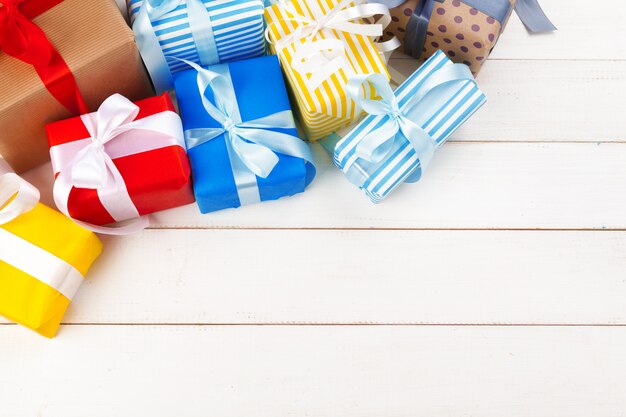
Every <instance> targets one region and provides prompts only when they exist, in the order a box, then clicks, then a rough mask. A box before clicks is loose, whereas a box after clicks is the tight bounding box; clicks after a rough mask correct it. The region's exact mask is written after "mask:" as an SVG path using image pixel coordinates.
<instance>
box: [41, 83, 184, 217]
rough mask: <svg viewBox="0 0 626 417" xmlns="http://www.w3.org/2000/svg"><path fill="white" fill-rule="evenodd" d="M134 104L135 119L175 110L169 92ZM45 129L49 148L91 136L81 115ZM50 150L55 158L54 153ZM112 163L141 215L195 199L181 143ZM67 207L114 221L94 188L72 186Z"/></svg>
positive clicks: (74, 213)
mask: <svg viewBox="0 0 626 417" xmlns="http://www.w3.org/2000/svg"><path fill="white" fill-rule="evenodd" d="M134 104H135V105H136V106H138V107H139V114H138V115H137V117H136V118H135V119H134V120H139V119H143V118H146V117H148V116H152V115H155V114H158V113H161V112H165V111H171V112H175V109H174V105H173V104H172V101H171V99H170V97H169V95H168V94H167V93H165V94H163V95H161V96H158V97H151V98H147V99H145V100H141V101H138V102H136V103H134ZM46 130H47V133H48V143H49V146H50V148H52V147H54V146H58V145H63V144H66V143H69V142H75V141H79V140H83V139H85V138H89V137H90V134H89V131H88V130H87V127H86V126H85V124H84V123H83V120H82V119H81V118H80V117H74V118H71V119H66V120H62V121H59V122H54V123H51V124H49V125H48V126H47V127H46ZM181 133H182V132H181ZM51 154H52V158H53V159H54V154H53V153H51ZM113 164H114V165H115V167H117V169H118V170H119V172H120V174H121V176H122V178H123V179H124V182H125V184H126V188H127V191H128V194H129V196H130V199H131V200H132V202H133V204H134V205H135V207H136V208H137V211H138V212H139V214H140V215H146V214H150V213H154V212H157V211H161V210H166V209H169V208H173V207H178V206H182V205H186V204H191V203H193V202H194V201H195V198H194V195H193V190H192V187H191V178H190V177H191V169H190V167H189V161H188V159H187V152H186V151H185V149H184V148H183V147H181V146H167V147H163V148H159V149H153V150H149V151H147V152H140V153H136V154H132V155H127V156H122V157H119V158H113ZM68 210H69V214H70V215H71V217H72V218H74V219H77V220H81V221H83V222H87V223H91V224H94V225H106V224H110V223H113V222H115V219H114V218H113V217H112V216H111V215H110V214H109V212H108V211H107V210H106V209H105V207H104V205H103V204H102V202H101V200H100V198H99V196H98V192H97V190H95V189H87V188H76V187H74V188H72V190H71V192H70V195H69V201H68Z"/></svg>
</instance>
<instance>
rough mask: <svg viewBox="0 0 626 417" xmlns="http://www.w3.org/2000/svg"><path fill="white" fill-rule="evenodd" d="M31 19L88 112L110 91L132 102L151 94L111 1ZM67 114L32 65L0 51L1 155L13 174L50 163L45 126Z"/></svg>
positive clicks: (68, 1) (76, 4) (80, 0)
mask: <svg viewBox="0 0 626 417" xmlns="http://www.w3.org/2000/svg"><path fill="white" fill-rule="evenodd" d="M27 1H28V0H27ZM32 21H33V22H34V23H36V24H37V25H38V26H39V27H40V28H41V29H42V30H43V31H44V33H45V34H46V36H47V37H48V39H49V40H50V42H51V43H52V45H54V47H55V48H56V49H57V50H58V51H59V53H60V54H61V56H62V57H63V59H64V60H65V62H66V63H67V65H68V66H69V68H70V69H71V71H72V72H73V73H74V77H75V78H76V82H77V84H78V87H79V89H80V92H81V94H82V96H83V98H84V99H85V102H86V104H87V107H89V109H90V111H95V110H96V109H97V108H98V106H99V105H100V104H101V103H102V102H103V101H104V100H105V99H106V98H107V97H109V96H110V95H111V94H113V93H120V94H122V95H124V96H126V97H128V98H129V99H130V100H133V101H136V100H139V99H142V98H146V97H149V96H151V95H153V91H152V87H151V84H150V81H149V79H148V76H147V74H146V72H145V70H144V67H143V63H142V61H141V58H140V56H139V52H138V50H137V48H136V45H135V40H134V35H133V32H132V30H131V29H130V28H129V27H128V26H127V24H126V22H125V21H124V18H123V17H122V15H121V14H120V12H119V10H118V8H117V6H116V4H115V2H114V0H64V1H62V2H60V3H59V4H57V5H56V6H54V7H53V8H51V9H49V10H47V11H46V12H44V13H42V14H41V15H39V16H37V17H35V18H34V19H32ZM71 116H73V115H72V114H71V113H70V112H69V111H68V110H67V109H66V108H65V107H64V106H63V105H62V104H60V103H59V102H58V101H57V100H56V99H55V98H54V97H53V96H52V95H51V94H50V92H49V91H48V90H47V89H46V87H45V86H44V84H43V82H42V81H41V79H40V78H39V76H38V75H37V73H36V71H35V70H34V69H33V67H32V66H31V65H29V64H26V63H24V62H22V61H20V60H19V59H16V58H14V57H12V56H9V55H8V54H6V53H5V52H3V51H2V50H0V155H2V156H3V157H4V158H5V159H6V160H7V161H8V162H9V163H10V164H11V165H12V166H13V167H14V169H15V170H16V171H17V172H21V171H25V170H27V169H30V168H32V167H34V166H37V165H39V164H41V163H43V162H45V161H47V160H49V158H50V156H49V153H48V143H47V139H46V131H45V126H46V125H47V124H48V123H50V122H53V121H57V120H61V119H66V118H68V117H71Z"/></svg>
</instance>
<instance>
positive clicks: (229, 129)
mask: <svg viewBox="0 0 626 417" xmlns="http://www.w3.org/2000/svg"><path fill="white" fill-rule="evenodd" d="M222 126H223V127H224V130H225V131H227V132H228V133H231V132H232V131H233V129H234V128H235V127H236V125H235V122H233V120H232V119H226V120H225V121H224V122H223V124H222Z"/></svg>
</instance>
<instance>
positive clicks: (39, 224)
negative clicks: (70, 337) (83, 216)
mask: <svg viewBox="0 0 626 417" xmlns="http://www.w3.org/2000/svg"><path fill="white" fill-rule="evenodd" d="M2 175H3V168H2V161H1V160H0V200H1V199H3V198H6V197H7V196H6V195H4V196H2V195H1V194H2V193H3V191H4V190H2V188H3V187H2V186H3V182H2ZM5 203H6V202H5ZM5 203H3V202H2V201H0V212H2V209H3V204H5ZM101 251H102V244H101V243H100V241H99V240H98V238H97V237H96V235H94V234H93V233H91V232H89V231H87V230H85V229H83V228H81V227H80V226H78V225H77V224H75V223H74V222H73V221H71V220H70V219H68V218H67V217H65V216H63V215H62V214H61V213H59V212H57V211H55V210H52V209H51V208H48V207H46V206H44V205H43V204H40V203H37V204H36V206H35V207H34V208H33V209H31V210H29V211H27V212H25V213H23V214H21V215H19V216H18V217H17V218H15V219H14V220H11V221H9V222H8V223H5V224H1V225H0V315H2V316H4V317H6V318H8V319H9V320H11V321H14V322H16V323H19V324H21V325H23V326H26V327H28V328H29V329H32V330H34V331H36V332H38V333H39V334H41V335H43V336H46V337H53V336H54V335H55V334H56V332H57V329H58V327H59V324H60V323H61V320H62V319H63V316H64V314H65V311H66V309H67V307H68V305H69V303H70V300H71V298H72V296H73V293H74V291H75V289H76V288H77V285H80V282H81V281H82V277H84V276H86V274H87V272H88V270H89V268H90V267H91V264H92V263H93V262H94V261H95V260H96V258H97V257H98V256H99V255H100V252H101Z"/></svg>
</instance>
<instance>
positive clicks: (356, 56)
mask: <svg viewBox="0 0 626 417" xmlns="http://www.w3.org/2000/svg"><path fill="white" fill-rule="evenodd" d="M290 3H291V4H293V6H294V8H295V9H296V11H297V13H298V14H300V15H302V16H304V17H306V18H307V19H309V20H314V19H315V16H319V15H324V14H328V13H330V12H331V11H332V10H333V9H334V8H335V7H337V6H338V5H339V3H340V1H339V0H330V1H324V0H312V1H307V0H291V1H290ZM359 3H360V2H359ZM349 6H353V4H350V5H349ZM265 18H266V21H267V24H268V28H269V31H268V34H269V38H270V40H271V43H270V50H271V52H272V53H273V54H278V56H279V57H280V62H281V64H282V68H283V70H284V72H285V77H286V79H287V83H288V85H289V88H290V93H291V95H292V97H293V102H294V104H295V106H296V112H297V115H298V120H299V121H300V123H301V124H302V128H303V129H304V131H305V134H306V135H307V139H309V140H317V139H321V138H323V137H324V136H326V135H327V134H329V133H331V132H333V131H336V130H338V129H340V128H342V127H344V126H347V125H349V124H350V123H351V122H352V121H353V120H355V119H358V118H359V117H360V112H359V111H358V109H357V108H356V106H355V103H354V101H353V100H351V99H350V98H349V97H347V95H346V88H345V87H346V80H347V79H348V78H349V77H350V76H351V75H353V74H369V73H380V74H384V75H385V76H387V77H389V75H388V73H387V68H386V65H385V62H384V59H383V57H382V56H381V54H380V53H379V51H378V49H377V47H376V45H375V44H374V42H373V41H372V39H371V38H370V37H367V36H363V35H356V34H353V33H348V32H341V31H338V30H330V29H322V30H321V31H319V32H317V33H315V35H314V36H313V37H312V38H310V39H309V38H308V37H307V38H306V39H305V40H304V39H303V40H298V41H295V42H287V44H284V45H283V43H284V42H283V41H282V40H283V39H286V38H289V37H290V36H291V35H292V34H293V33H294V32H295V31H297V30H298V28H301V25H300V24H299V23H298V22H296V21H295V20H294V19H293V18H294V16H293V15H292V14H291V13H289V11H287V10H284V9H283V6H282V5H281V4H275V5H273V6H271V7H268V8H266V9H265ZM361 23H363V22H362V21H361ZM324 39H339V40H341V41H342V42H343V44H344V47H345V54H344V57H345V62H344V64H343V65H342V66H341V67H340V68H339V69H338V70H337V71H335V72H334V73H332V75H330V76H329V77H328V78H327V80H326V81H324V82H323V83H321V85H318V86H315V85H314V84H311V83H310V79H312V78H313V77H314V73H315V72H316V71H321V69H322V68H321V67H320V64H318V63H313V64H311V65H307V67H308V68H307V70H309V71H310V74H307V73H303V72H302V71H299V70H296V69H294V63H295V61H296V60H295V59H294V56H295V55H296V51H297V50H298V49H299V48H302V47H303V46H306V45H310V44H311V43H312V42H314V41H319V40H324Z"/></svg>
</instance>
